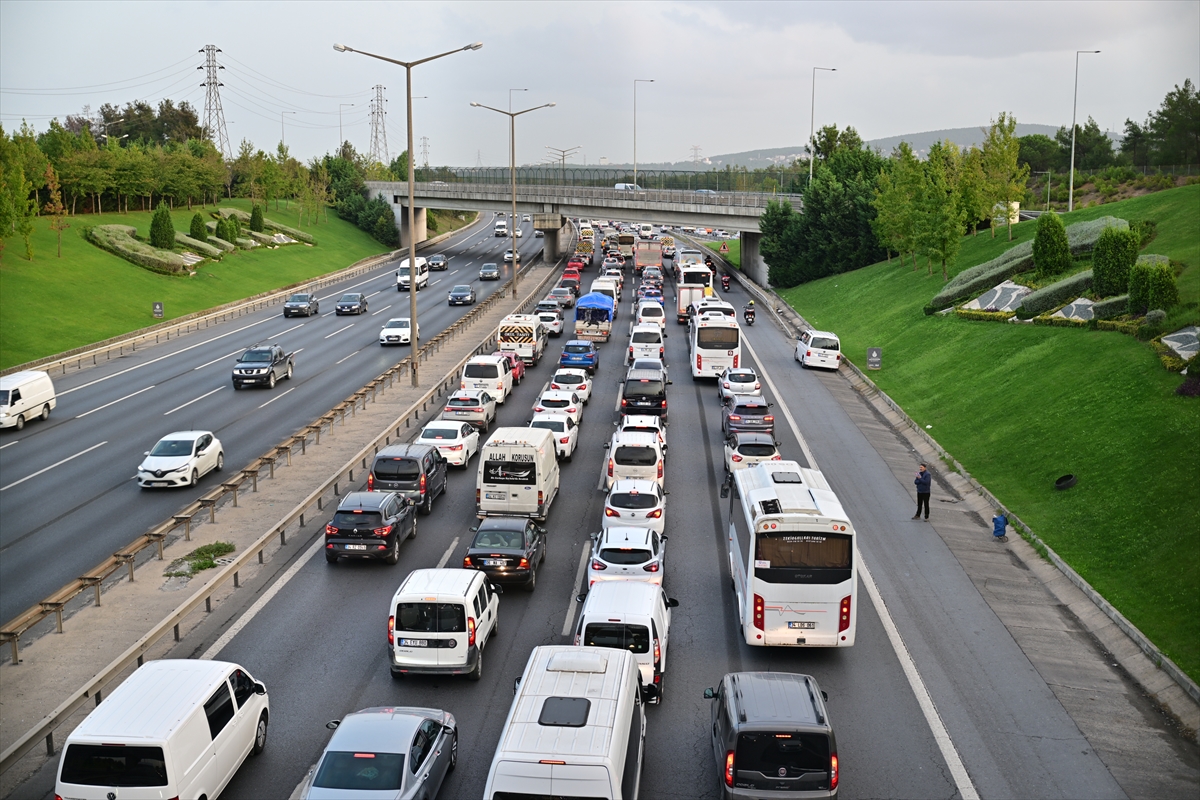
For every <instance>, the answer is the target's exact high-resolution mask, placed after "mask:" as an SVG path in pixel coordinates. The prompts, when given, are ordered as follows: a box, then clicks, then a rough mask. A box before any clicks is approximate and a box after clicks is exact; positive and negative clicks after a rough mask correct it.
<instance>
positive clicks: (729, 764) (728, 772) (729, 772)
mask: <svg viewBox="0 0 1200 800" xmlns="http://www.w3.org/2000/svg"><path fill="white" fill-rule="evenodd" d="M725 785H726V786H728V787H730V788H733V751H732V750H726V751H725Z"/></svg>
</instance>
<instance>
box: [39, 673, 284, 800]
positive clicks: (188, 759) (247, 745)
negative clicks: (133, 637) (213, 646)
mask: <svg viewBox="0 0 1200 800" xmlns="http://www.w3.org/2000/svg"><path fill="white" fill-rule="evenodd" d="M269 716H270V703H269V702H268V698H267V690H266V687H264V686H263V685H262V684H261V683H258V682H257V681H255V680H254V678H252V677H251V676H250V674H249V673H248V672H246V670H244V669H242V668H241V667H240V666H238V665H237V664H230V663H228V662H224V661H201V660H198V659H182V658H181V659H162V660H160V661H151V662H149V663H147V664H145V665H143V666H142V667H139V668H138V670H137V671H136V672H134V673H133V674H132V675H130V676H129V677H128V678H126V679H125V681H124V682H123V683H122V684H121V685H120V686H118V687H117V689H116V690H115V691H114V692H113V693H112V694H111V695H109V696H108V697H107V698H106V699H105V700H104V702H103V703H101V704H100V705H99V706H97V707H96V709H95V710H94V711H92V713H90V714H88V716H87V719H85V720H84V721H83V722H82V723H80V725H79V727H77V728H76V729H75V730H74V731H72V732H71V735H70V736H69V737H67V741H66V744H65V745H64V746H63V751H62V757H61V758H60V759H59V763H58V779H57V781H56V783H55V786H54V793H55V794H56V795H58V796H59V797H68V798H77V799H78V800H104V798H109V799H110V800H111V798H114V797H120V798H121V800H149V798H156V799H157V798H161V797H188V798H194V797H216V796H217V795H219V794H220V793H221V790H222V789H224V788H225V786H226V785H227V784H228V783H229V781H230V779H231V778H232V777H233V775H234V773H235V772H237V770H238V767H240V766H241V765H242V762H243V761H245V759H246V756H248V755H250V754H251V753H253V754H254V755H258V754H259V753H261V752H262V751H263V748H264V747H265V746H266V743H267V720H268V718H269Z"/></svg>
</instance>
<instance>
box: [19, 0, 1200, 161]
mask: <svg viewBox="0 0 1200 800" xmlns="http://www.w3.org/2000/svg"><path fill="white" fill-rule="evenodd" d="M476 41H482V42H483V44H484V46H483V48H482V49H481V50H478V51H467V52H459V53H455V54H454V55H451V56H448V57H446V58H444V59H440V60H438V61H435V62H431V63H427V64H423V65H421V66H418V67H416V68H414V69H413V70H412V76H413V95H414V98H416V99H414V100H413V123H414V137H415V140H416V146H415V148H414V149H415V150H416V152H417V163H418V164H419V163H421V161H422V150H421V137H427V147H428V162H429V163H430V164H431V165H435V166H436V165H453V166H475V165H477V164H480V163H482V164H483V165H485V166H494V165H506V164H507V163H508V119H507V118H506V117H505V116H503V115H501V114H497V113H494V112H492V111H487V110H484V109H480V108H472V107H471V106H470V103H471V102H472V101H475V102H479V103H483V104H485V105H489V106H494V107H496V108H501V109H508V108H509V107H510V106H509V100H510V95H511V100H512V106H511V108H512V109H513V110H514V111H516V110H521V109H525V108H529V107H532V106H538V105H542V104H544V103H551V102H553V103H555V104H556V105H555V106H554V107H553V108H543V109H539V110H537V111H533V112H531V113H529V114H526V115H522V116H521V117H519V118H517V121H516V131H517V135H516V139H517V147H516V157H517V162H518V163H521V164H530V163H533V164H536V163H539V162H542V161H545V160H547V159H548V158H549V155H548V153H549V151H548V150H547V149H546V148H547V146H550V147H554V148H560V149H569V148H575V147H577V148H579V149H578V150H577V151H575V155H574V156H573V157H572V158H571V159H570V161H569V163H575V164H583V163H587V164H597V163H599V162H600V160H601V159H602V158H604V159H607V160H608V161H609V162H612V163H628V162H630V161H632V160H633V158H634V85H635V84H634V81H635V79H647V80H653V83H638V84H636V86H637V121H636V125H637V139H636V141H637V160H638V162H639V163H650V162H673V161H685V160H690V159H691V158H692V157H693V155H694V153H695V151H694V150H693V147H698V148H700V150H699V152H700V155H701V156H702V157H703V156H716V155H719V154H724V153H732V152H739V151H744V150H751V149H756V148H769V147H786V146H792V145H796V144H800V143H802V142H804V141H806V140H807V137H808V131H809V126H810V123H811V122H812V121H814V120H815V123H816V125H817V127H820V126H821V125H826V124H838V125H839V126H846V125H852V126H854V127H855V128H856V129H857V130H858V132H859V134H860V135H861V136H862V137H863V139H866V140H870V139H873V138H882V137H887V136H894V135H897V134H903V133H909V132H919V131H928V130H937V129H944V128H958V127H970V126H980V125H987V123H988V121H989V120H990V119H993V118H994V117H995V116H996V115H997V114H998V113H999V112H1001V111H1008V112H1011V113H1012V114H1013V115H1015V116H1016V118H1017V120H1018V121H1020V122H1029V123H1041V124H1048V125H1056V126H1057V125H1069V124H1070V121H1071V108H1072V89H1073V80H1074V75H1075V51H1076V50H1100V51H1101V53H1100V54H1098V55H1083V56H1080V64H1079V99H1078V104H1079V105H1078V118H1079V120H1080V122H1081V123H1082V122H1083V121H1086V119H1087V118H1088V116H1092V117H1094V118H1095V119H1096V121H1097V122H1098V123H1099V124H1100V126H1101V127H1102V128H1105V129H1109V130H1120V129H1121V128H1122V127H1123V126H1124V121H1125V119H1126V118H1132V119H1134V120H1135V121H1142V120H1144V119H1145V118H1146V115H1147V113H1148V112H1149V111H1151V110H1153V109H1156V108H1158V106H1159V104H1160V103H1161V102H1162V99H1163V97H1164V95H1165V94H1166V93H1167V92H1168V91H1170V90H1171V89H1172V87H1174V86H1175V85H1176V84H1182V83H1183V81H1184V79H1186V78H1190V79H1191V80H1192V82H1193V83H1200V0H1192V1H1189V2H1049V1H1047V0H1042V1H1041V2H1016V1H1015V0H1010V1H1007V2H953V3H952V2H885V3H873V2H838V3H823V2H806V3H800V2H792V3H787V2H757V1H755V0H745V1H743V2H736V3H724V2H594V3H589V2H581V1H580V0H575V1H573V2H557V3H554V2H533V3H527V2H486V3H478V2H449V1H447V0H435V1H434V2H429V1H428V0H425V2H418V3H410V2H353V1H351V0H342V1H341V2H336V3H335V2H318V1H316V0H311V1H309V2H304V1H303V0H290V1H289V2H286V3H277V2H266V1H265V0H264V1H263V2H246V1H245V0H242V2H222V1H220V0H198V1H196V2H189V1H188V0H169V1H168V0H142V1H141V2H113V1H105V0H88V1H87V2H67V1H66V0H35V1H34V2H28V1H27V0H0V124H3V126H4V128H5V130H12V129H14V128H16V127H18V126H19V125H20V123H21V120H22V119H24V120H27V121H28V122H29V123H30V124H32V125H33V126H34V127H35V128H36V129H38V130H45V129H46V127H47V126H48V124H49V121H50V119H51V118H53V117H56V116H57V117H58V118H59V119H64V118H65V117H66V115H67V114H78V113H80V112H81V110H82V109H83V107H84V106H85V105H86V106H90V107H91V109H92V110H93V112H94V111H95V109H97V108H99V107H100V106H101V105H102V104H104V103H112V104H115V105H124V104H125V103H127V102H129V101H132V100H139V99H140V100H146V101H149V102H151V103H153V104H155V105H157V102H158V101H159V100H160V99H162V98H164V97H167V98H171V99H173V100H175V101H176V102H179V101H183V100H186V101H188V102H190V103H191V104H192V105H193V106H194V107H195V108H196V109H197V111H198V112H199V113H200V114H201V115H202V114H203V111H204V102H205V89H204V88H202V87H201V86H200V84H201V83H203V80H204V72H203V71H202V70H199V69H197V68H198V67H200V65H202V64H203V63H204V55H203V53H202V52H201V51H202V50H203V48H204V46H205V45H208V44H214V45H216V46H217V47H219V48H221V50H222V52H221V54H220V55H219V56H218V59H219V60H218V63H220V64H221V65H223V66H224V68H225V69H224V70H223V71H222V72H221V80H222V83H223V84H224V86H223V87H222V88H221V100H222V107H223V110H224V113H225V120H226V125H227V128H228V132H229V138H230V140H231V142H233V146H234V149H235V150H236V147H237V143H238V142H240V141H241V140H243V139H246V140H249V141H251V142H252V143H253V144H254V145H255V146H256V147H257V148H261V149H264V150H268V151H270V150H274V149H275V147H276V146H277V144H278V143H279V141H280V139H281V137H282V138H283V140H284V141H285V142H286V144H287V146H288V148H289V149H290V150H291V152H292V155H294V156H296V157H298V158H300V159H301V160H305V161H306V160H308V159H309V158H312V157H314V156H318V155H321V154H324V153H326V152H330V151H332V150H333V149H334V148H336V146H337V143H338V141H339V106H340V112H341V115H340V124H341V131H342V136H343V137H344V138H345V139H347V140H349V141H350V142H351V143H353V144H354V146H355V147H356V148H358V149H359V150H361V151H366V150H368V149H369V146H370V123H369V117H370V101H371V97H372V96H373V94H374V92H373V89H372V87H374V86H375V85H382V86H384V87H386V88H385V90H384V97H385V98H386V101H387V102H386V103H385V107H386V110H387V115H386V125H385V128H384V130H385V132H386V136H387V147H388V153H389V155H390V156H391V157H395V156H396V155H397V154H398V153H400V152H401V151H402V150H403V149H404V147H405V131H406V120H405V79H404V72H405V71H404V69H403V68H401V67H398V66H395V65H392V64H388V63H385V62H382V61H378V60H376V59H373V58H369V57H366V56H363V55H360V54H357V53H339V52H336V51H335V50H334V49H333V44H334V43H335V42H338V43H342V44H345V45H347V46H349V47H352V48H354V49H356V50H366V51H369V52H372V53H376V54H379V55H383V56H387V57H390V58H394V59H398V60H418V59H421V58H425V57H427V56H431V55H435V54H437V53H441V52H444V51H447V50H454V49H458V48H461V47H463V46H465V45H468V44H470V43H472V42H476ZM814 66H816V67H833V68H836V70H837V71H836V72H818V73H817V74H816V86H815V95H816V98H815V99H816V111H815V115H814V114H810V103H811V101H812V93H813V90H814V85H813V71H812V70H813V67H814ZM510 89H524V90H527V91H514V92H511V93H510V91H509V90H510ZM351 103H352V104H353V105H348V104H351ZM290 112H295V113H290Z"/></svg>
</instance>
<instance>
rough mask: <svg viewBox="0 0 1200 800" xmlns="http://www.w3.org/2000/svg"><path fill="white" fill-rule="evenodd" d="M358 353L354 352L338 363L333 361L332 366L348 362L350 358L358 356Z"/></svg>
mask: <svg viewBox="0 0 1200 800" xmlns="http://www.w3.org/2000/svg"><path fill="white" fill-rule="evenodd" d="M359 352H360V351H358V350H355V351H354V352H353V353H351V354H350V355H348V356H346V357H345V358H343V359H341V360H339V361H335V362H334V366H335V367H336V366H337V365H338V364H340V363H342V361H348V360H349V359H351V358H354V357H355V356H356V355H358V354H359Z"/></svg>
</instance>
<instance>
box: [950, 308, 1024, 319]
mask: <svg viewBox="0 0 1200 800" xmlns="http://www.w3.org/2000/svg"><path fill="white" fill-rule="evenodd" d="M954 314H955V316H957V317H958V318H959V319H972V320H976V321H979V322H1007V321H1008V320H1010V319H1012V317H1013V312H1011V311H982V310H976V309H974V308H956V309H954Z"/></svg>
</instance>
